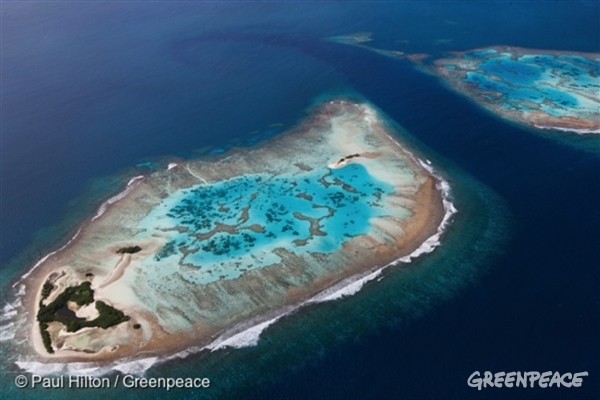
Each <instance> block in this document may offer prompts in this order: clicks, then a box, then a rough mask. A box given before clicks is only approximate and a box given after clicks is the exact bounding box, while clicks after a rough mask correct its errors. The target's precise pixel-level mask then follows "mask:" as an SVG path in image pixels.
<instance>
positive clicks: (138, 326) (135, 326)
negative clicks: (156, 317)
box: [133, 324, 142, 329]
mask: <svg viewBox="0 0 600 400" xmlns="http://www.w3.org/2000/svg"><path fill="white" fill-rule="evenodd" d="M141 327H142V326H141V325H140V324H133V329H140V328H141Z"/></svg>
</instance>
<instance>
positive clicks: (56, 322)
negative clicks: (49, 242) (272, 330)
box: [24, 99, 455, 362]
mask: <svg viewBox="0 0 600 400" xmlns="http://www.w3.org/2000/svg"><path fill="white" fill-rule="evenodd" d="M414 154H416V153H415V150H408V149H407V148H405V147H404V145H402V144H400V143H398V142H397V140H396V139H395V138H394V132H392V130H391V129H390V127H389V126H388V125H387V124H386V123H385V120H384V118H383V117H382V116H381V115H380V113H379V112H378V111H376V110H375V109H374V108H373V107H371V106H369V105H368V104H363V103H356V102H351V101H348V100H341V99H339V100H332V101H328V102H326V103H323V104H321V105H319V106H318V107H316V108H315V109H314V110H313V112H312V113H311V115H310V116H309V117H308V118H306V119H305V120H304V121H302V122H301V123H300V124H299V125H297V126H296V127H295V128H293V129H291V130H290V131H288V132H286V133H284V134H281V135H279V136H277V137H275V138H272V139H270V140H269V141H267V142H264V143H262V144H260V145H258V146H255V147H247V148H237V149H232V150H229V151H227V152H225V153H222V154H217V155H209V156H204V157H203V158H199V159H195V160H173V161H172V162H170V163H169V167H168V168H165V169H163V170H156V171H154V172H151V173H148V174H147V175H144V176H137V177H134V178H132V179H131V180H130V181H129V183H128V185H127V186H126V187H125V188H124V189H123V191H122V192H121V193H119V194H118V195H116V196H114V197H112V198H110V199H108V200H107V201H106V202H105V203H104V204H102V206H101V207H100V208H99V210H98V212H97V213H96V214H95V215H94V216H93V217H90V218H89V219H87V220H85V221H83V222H82V224H81V226H80V227H79V229H78V233H77V235H76V237H75V238H74V239H73V240H72V241H71V242H69V243H68V245H65V246H63V247H62V248H60V249H59V250H57V251H54V252H52V253H50V254H49V255H48V256H46V257H45V258H43V259H42V260H41V261H40V262H38V264H36V266H35V268H34V269H33V270H32V271H30V273H28V274H27V278H26V279H25V281H24V283H25V284H26V286H27V291H26V294H25V297H24V306H25V307H26V308H28V310H29V311H30V312H29V314H28V315H29V316H30V317H29V318H30V323H31V324H30V329H31V331H30V335H28V336H30V337H31V339H32V340H31V354H29V355H28V357H29V358H28V359H29V360H33V361H37V362H48V360H54V362H56V361H57V360H58V361H60V362H70V361H75V360H78V361H94V362H99V361H111V362H113V361H115V360H120V359H124V358H127V359H128V360H132V359H135V357H136V356H138V355H139V354H140V353H143V354H144V356H145V357H147V356H148V355H156V356H164V355H172V354H174V353H176V352H178V351H182V350H185V349H188V348H190V347H194V348H201V347H203V346H209V345H210V344H211V343H212V342H214V341H215V340H216V339H217V338H220V337H223V335H224V334H226V333H227V332H232V330H233V334H235V332H239V331H240V329H242V328H240V327H241V326H246V325H244V324H248V321H253V324H261V323H265V321H269V320H271V319H272V318H274V317H276V316H277V315H281V314H283V313H285V312H287V311H289V310H290V309H291V308H294V307H298V306H299V305H300V304H304V303H306V302H307V301H310V300H311V299H313V298H315V296H317V295H320V294H322V293H324V291H325V290H327V289H331V288H332V287H334V288H338V287H340V288H343V287H344V285H347V284H348V283H351V282H353V279H355V277H356V279H358V278H360V277H363V276H365V274H370V273H373V272H374V271H378V270H380V269H381V268H384V267H385V266H387V265H389V264H390V263H394V262H398V261H399V260H401V261H409V260H410V259H411V258H412V257H416V256H418V255H420V254H423V253H426V252H428V251H431V250H432V248H433V247H435V245H432V244H431V242H428V240H429V239H430V238H432V237H434V238H435V241H436V243H437V240H438V239H439V235H440V234H441V232H442V230H441V229H442V226H444V224H446V223H447V222H448V219H449V217H450V216H451V215H452V213H453V212H455V210H454V208H453V206H452V204H451V202H450V200H449V198H448V195H449V194H448V193H449V191H448V185H447V183H446V182H445V181H443V180H442V178H440V177H439V176H438V175H437V174H436V173H435V172H434V171H433V169H432V167H431V166H430V165H429V162H422V161H421V160H420V159H418V158H417V157H416V156H415V155H414ZM339 285H341V286H339ZM336 290H337V289H336Z"/></svg>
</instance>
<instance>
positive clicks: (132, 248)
mask: <svg viewBox="0 0 600 400" xmlns="http://www.w3.org/2000/svg"><path fill="white" fill-rule="evenodd" d="M140 250H142V248H141V247H140V246H129V247H121V248H120V249H119V250H117V253H118V254H126V253H127V254H133V253H137V252H138V251H140Z"/></svg>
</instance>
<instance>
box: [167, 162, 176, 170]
mask: <svg viewBox="0 0 600 400" xmlns="http://www.w3.org/2000/svg"><path fill="white" fill-rule="evenodd" d="M177 165H179V164H177V163H174V162H172V163H169V165H168V166H167V171H168V170H170V169H173V168H176V167H177Z"/></svg>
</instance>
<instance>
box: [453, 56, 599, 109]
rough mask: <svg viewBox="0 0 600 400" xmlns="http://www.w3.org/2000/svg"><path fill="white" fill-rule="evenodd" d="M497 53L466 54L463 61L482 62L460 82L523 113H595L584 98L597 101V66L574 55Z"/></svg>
mask: <svg viewBox="0 0 600 400" xmlns="http://www.w3.org/2000/svg"><path fill="white" fill-rule="evenodd" d="M496 53H498V52H497V51H496V50H494V49H490V50H485V51H475V52H468V53H465V54H464V55H463V56H462V58H463V59H482V61H481V62H480V63H479V64H477V66H476V67H475V68H474V69H473V70H471V71H469V72H467V74H466V76H465V78H464V79H463V80H464V81H465V82H469V83H473V84H474V85H476V86H477V88H478V89H480V90H483V91H492V92H497V93H500V94H501V95H502V96H501V97H502V98H501V101H499V102H498V104H499V105H500V106H501V107H503V108H506V109H509V110H522V111H525V110H532V109H533V108H532V107H531V103H535V104H537V106H536V107H537V108H539V109H541V110H542V111H544V112H546V113H547V114H549V115H551V116H553V117H563V116H567V115H570V116H578V115H579V116H581V115H582V114H583V115H590V114H592V115H593V114H594V113H597V108H598V103H597V102H593V101H591V100H589V99H586V97H585V96H590V97H596V98H597V97H598V94H597V92H598V89H599V88H600V80H599V78H598V71H600V63H596V62H593V61H592V60H590V59H587V58H585V57H582V56H576V55H560V56H555V55H547V54H546V55H537V54H536V55H523V56H519V57H515V56H514V55H512V54H509V53H500V54H496ZM458 62H460V59H457V63H458ZM450 65H451V64H450ZM446 67H448V65H446ZM528 103H529V104H528Z"/></svg>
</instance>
